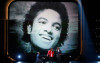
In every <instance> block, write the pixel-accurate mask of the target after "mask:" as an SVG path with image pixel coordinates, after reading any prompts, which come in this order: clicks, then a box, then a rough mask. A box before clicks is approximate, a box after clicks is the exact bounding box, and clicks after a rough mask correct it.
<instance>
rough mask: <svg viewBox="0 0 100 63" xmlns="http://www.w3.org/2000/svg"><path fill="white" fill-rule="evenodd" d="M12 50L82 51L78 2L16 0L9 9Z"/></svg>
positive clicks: (9, 39)
mask: <svg viewBox="0 0 100 63" xmlns="http://www.w3.org/2000/svg"><path fill="white" fill-rule="evenodd" d="M8 10H9V12H8V14H9V15H8V18H9V21H8V52H9V53H10V54H13V55H14V54H17V53H19V52H21V53H37V52H41V53H43V54H47V51H48V50H50V48H53V50H54V51H56V50H57V47H59V48H60V50H61V52H62V54H69V53H74V52H76V51H78V52H79V51H80V34H79V14H78V5H77V3H75V2H34V1H15V2H12V3H11V4H10V6H9V8H8Z"/></svg>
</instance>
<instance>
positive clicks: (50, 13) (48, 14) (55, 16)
mask: <svg viewBox="0 0 100 63" xmlns="http://www.w3.org/2000/svg"><path fill="white" fill-rule="evenodd" d="M39 17H45V18H46V19H48V20H55V21H58V20H59V19H61V18H60V14H59V13H58V12H57V11H55V10H53V9H44V10H42V11H39V12H38V13H37V18H39ZM51 18H52V19H51Z"/></svg>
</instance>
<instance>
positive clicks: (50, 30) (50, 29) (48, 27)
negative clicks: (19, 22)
mask: <svg viewBox="0 0 100 63" xmlns="http://www.w3.org/2000/svg"><path fill="white" fill-rule="evenodd" d="M44 31H45V32H47V33H48V34H50V35H52V27H51V26H48V25H47V27H46V29H45V30H44Z"/></svg>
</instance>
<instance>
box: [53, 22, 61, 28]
mask: <svg viewBox="0 0 100 63" xmlns="http://www.w3.org/2000/svg"><path fill="white" fill-rule="evenodd" d="M55 24H57V25H59V26H60V28H61V24H59V23H58V22H55V23H54V24H53V26H54V25H55Z"/></svg>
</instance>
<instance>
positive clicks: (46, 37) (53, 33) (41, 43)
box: [30, 9, 62, 49]
mask: <svg viewBox="0 0 100 63" xmlns="http://www.w3.org/2000/svg"><path fill="white" fill-rule="evenodd" d="M31 29H32V30H31V33H30V36H31V42H32V44H35V45H36V46H38V47H40V48H42V49H50V48H53V47H54V46H55V45H56V44H57V43H58V40H59V38H60V33H61V30H62V26H61V18H60V14H59V13H58V12H56V11H54V10H52V9H45V10H43V11H39V12H38V13H37V16H36V17H35V18H34V21H33V26H32V27H31Z"/></svg>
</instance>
